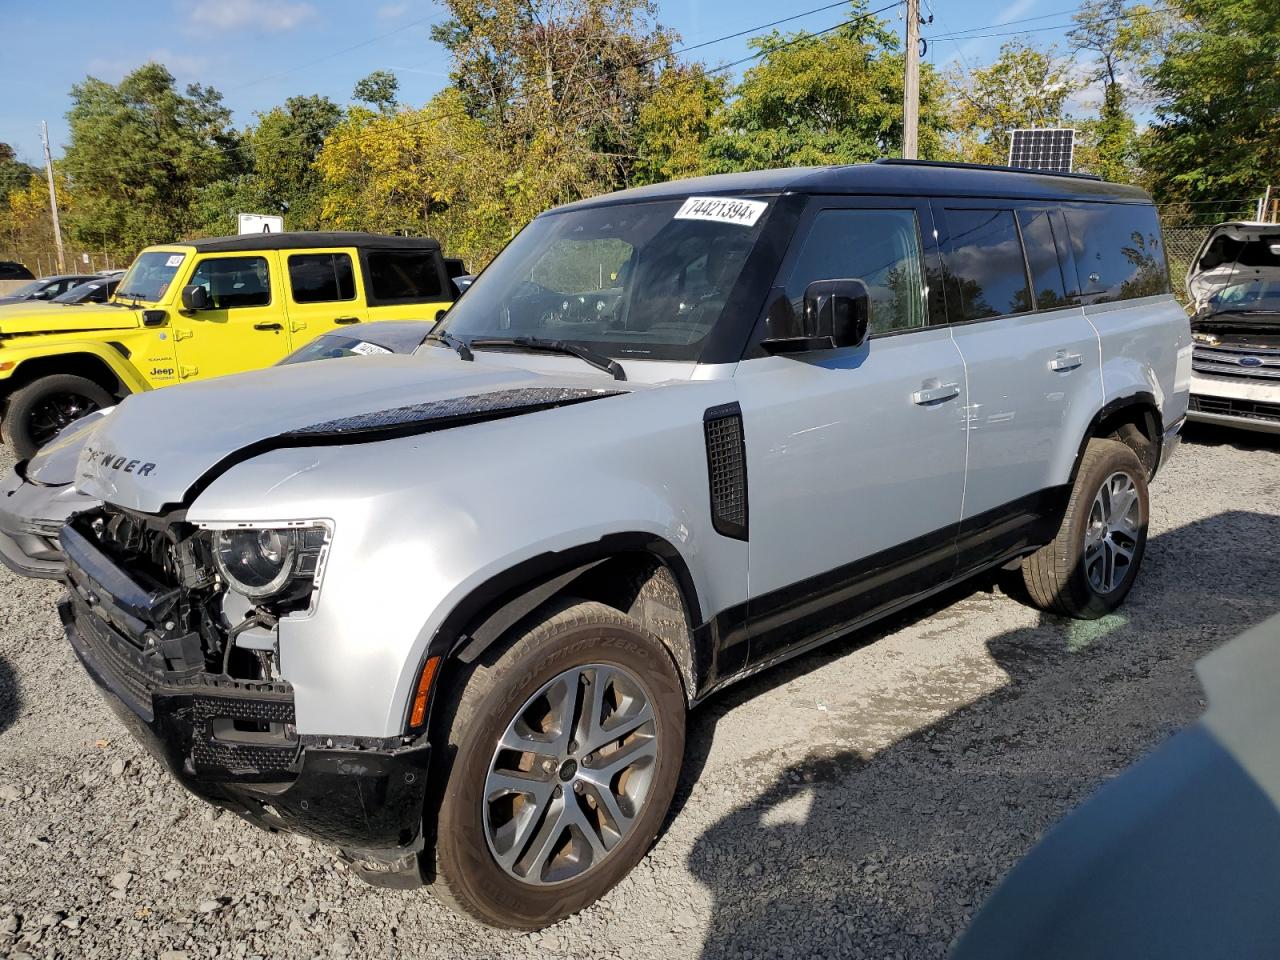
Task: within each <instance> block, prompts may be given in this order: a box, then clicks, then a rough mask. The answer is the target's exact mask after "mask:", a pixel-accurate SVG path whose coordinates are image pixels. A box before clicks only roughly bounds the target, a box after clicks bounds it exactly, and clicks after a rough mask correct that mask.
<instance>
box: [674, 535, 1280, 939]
mask: <svg viewBox="0 0 1280 960" xmlns="http://www.w3.org/2000/svg"><path fill="white" fill-rule="evenodd" d="M1278 535H1280V517H1276V516H1271V515H1266V514H1257V513H1250V512H1245V511H1230V512H1224V513H1221V514H1217V515H1216V516H1213V517H1210V518H1208V519H1205V520H1202V521H1198V522H1195V523H1192V524H1189V525H1187V526H1184V527H1180V528H1178V529H1176V530H1172V531H1169V532H1167V533H1164V534H1161V535H1160V536H1158V537H1155V538H1153V539H1152V540H1151V541H1150V542H1149V543H1148V548H1147V556H1146V560H1145V563H1144V570H1143V572H1142V576H1141V577H1140V578H1139V581H1138V583H1137V584H1136V586H1135V588H1134V590H1133V592H1132V594H1131V595H1130V597H1129V599H1128V600H1127V601H1126V603H1125V604H1124V605H1123V606H1122V607H1121V608H1120V610H1119V611H1117V612H1116V613H1115V614H1112V615H1111V616H1109V617H1106V618H1103V619H1101V620H1097V621H1092V622H1089V623H1082V622H1077V621H1070V620H1066V619H1063V618H1060V617H1056V616H1051V615H1041V616H1040V618H1039V622H1038V623H1037V625H1036V626H1035V627H1032V628H1027V629H1020V630H1015V631H1011V632H1008V633H1005V634H1002V635H1000V636H997V637H994V638H993V639H991V640H990V641H988V643H987V648H988V652H989V654H990V656H991V657H992V659H993V660H994V661H995V663H996V664H997V665H998V666H999V667H1000V668H1001V669H1002V670H1003V671H1004V673H1005V674H1006V675H1007V677H1008V681H1007V683H1006V684H1005V685H1004V686H1002V687H1000V688H999V689H998V690H996V691H994V692H992V693H990V694H988V695H987V696H985V697H983V698H981V699H979V700H977V701H975V702H973V703H971V704H969V705H967V706H965V707H963V708H961V709H959V710H956V711H954V712H953V713H950V714H948V715H947V716H946V717H944V718H943V719H941V720H939V721H938V722H936V723H934V724H931V725H929V726H927V727H924V728H922V729H919V730H916V731H915V732H913V733H912V734H911V735H910V736H907V737H905V738H903V739H901V740H899V741H897V742H895V743H893V744H892V745H890V746H888V747H887V748H885V749H883V750H881V751H879V752H877V753H874V754H871V755H864V754H862V753H860V752H857V751H851V750H848V749H847V748H841V747H837V746H832V745H826V746H824V745H823V744H817V743H815V744H814V745H813V746H812V748H811V749H810V751H809V754H808V755H807V756H806V757H804V758H803V759H802V760H799V761H797V762H796V763H793V764H792V765H791V766H789V767H788V768H787V769H786V770H785V771H784V772H783V773H782V774H780V775H779V776H778V777H777V779H776V780H775V781H774V782H773V783H772V784H770V785H769V786H767V787H766V788H765V789H764V790H763V791H762V792H760V793H759V794H758V795H756V797H755V798H754V799H753V800H751V801H750V802H748V803H747V804H745V805H743V806H742V807H740V808H739V809H737V810H735V811H733V812H732V813H730V814H729V815H727V816H726V817H724V818H722V819H721V820H719V821H718V822H716V823H715V824H713V825H712V826H711V827H709V828H708V829H707V830H706V831H705V832H704V833H703V834H702V836H700V837H699V838H698V840H697V841H696V843H695V845H694V848H693V850H692V852H691V854H690V856H689V869H690V872H691V873H692V874H693V875H694V876H695V877H696V878H697V879H698V880H699V881H700V882H701V883H702V884H704V885H705V886H706V887H707V888H708V889H709V891H710V893H711V895H712V899H713V907H712V916H711V919H710V922H709V926H708V929H707V932H706V939H705V942H704V946H703V952H702V956H703V957H704V958H707V960H711V958H720V957H739V956H744V955H749V954H750V955H754V956H755V957H756V958H766V957H772V956H788V957H789V956H805V957H808V956H820V957H823V956H841V957H864V956H865V957H884V956H889V957H892V956H901V957H910V958H913V960H914V958H917V957H941V956H944V955H945V954H946V951H947V950H948V948H949V945H950V944H951V943H952V942H953V941H954V940H955V938H956V937H958V936H959V934H960V933H961V931H962V930H963V929H964V927H965V925H966V924H967V922H968V921H969V919H970V918H971V916H972V914H973V913H974V911H975V910H976V909H977V907H978V906H979V905H980V904H981V902H982V901H983V899H984V898H985V897H986V895H987V894H988V893H989V892H990V890H991V889H992V887H993V886H994V885H995V883H996V881H997V880H998V879H999V878H1000V877H1002V876H1003V875H1004V874H1005V873H1006V872H1007V871H1008V870H1009V868H1010V867H1012V866H1013V864H1014V863H1015V862H1016V861H1017V860H1018V858H1020V857H1021V856H1022V855H1023V854H1025V853H1026V852H1027V850H1029V849H1030V847H1031V846H1033V845H1034V843H1035V842H1036V841H1037V840H1038V839H1039V837H1040V836H1041V835H1042V834H1043V833H1044V832H1045V831H1046V830H1047V829H1048V828H1049V827H1050V826H1052V825H1053V824H1054V823H1055V822H1056V821H1057V820H1059V819H1060V818H1061V817H1062V816H1063V815H1064V814H1065V813H1066V812H1067V811H1068V810H1069V809H1071V808H1072V807H1074V806H1075V805H1077V804H1078V803H1080V802H1081V801H1083V800H1084V799H1085V798H1086V797H1087V796H1089V795H1090V794H1091V793H1092V792H1093V791H1094V790H1095V789H1096V788H1097V787H1098V786H1099V785H1100V784H1101V783H1102V782H1103V781H1105V780H1106V779H1108V778H1110V777H1112V776H1114V775H1115V774H1117V773H1119V772H1120V771H1121V770H1122V769H1123V768H1124V767H1126V766H1127V765H1128V764H1130V763H1131V762H1133V761H1134V760H1136V759H1138V758H1139V757H1141V756H1143V755H1144V754H1145V753H1147V752H1148V751H1149V750H1150V749H1151V748H1152V747H1153V746H1154V745H1155V744H1156V743H1157V742H1159V741H1160V740H1161V739H1163V738H1164V737H1166V736H1168V735H1169V734H1170V733H1172V732H1173V731H1174V730H1176V729H1178V728H1179V727H1181V726H1184V725H1185V724H1187V723H1190V722H1192V721H1193V720H1194V719H1195V718H1196V717H1197V716H1199V712H1200V710H1201V709H1202V704H1203V701H1202V700H1199V699H1198V697H1199V688H1198V685H1197V683H1196V681H1195V677H1194V673H1193V670H1192V666H1193V664H1194V663H1195V661H1197V660H1198V659H1199V658H1200V657H1202V656H1204V655H1205V654H1206V653H1208V652H1209V651H1210V650H1212V649H1213V648H1215V647H1217V646H1219V645H1220V644H1222V643H1225V642H1226V641H1227V640H1229V639H1231V638H1232V637H1234V636H1235V635H1237V634H1239V633H1240V632H1242V631H1243V630H1245V629H1247V628H1248V627H1250V626H1252V625H1254V624H1256V623H1258V622H1261V621H1262V620H1265V619H1267V618H1268V617H1269V616H1271V615H1272V614H1274V613H1276V612H1277V610H1280V597H1277V596H1274V595H1273V593H1272V592H1271V591H1269V590H1266V589H1259V588H1260V587H1262V585H1264V584H1267V583H1274V578H1275V573H1276V560H1275V558H1274V556H1273V555H1271V554H1270V553H1268V552H1266V551H1246V550H1242V549H1241V545H1242V544H1247V543H1251V542H1252V543H1265V544H1270V543H1274V542H1276V540H1275V538H1276V537H1277V536H1278ZM970 592H971V590H970ZM953 599H954V597H953ZM882 632H883V631H877V634H875V636H878V635H880V634H881V633H882ZM865 642H867V641H866V640H863V639H859V638H858V637H855V638H853V640H852V641H841V642H840V643H838V644H836V647H837V649H836V650H834V651H833V652H831V653H830V654H828V655H827V657H824V658H821V659H815V658H812V657H806V658H804V659H803V660H801V661H798V662H797V663H795V664H793V665H791V666H790V668H789V670H788V669H784V670H783V671H781V672H775V673H772V674H770V675H769V677H768V681H769V682H770V685H772V684H773V683H783V682H785V681H786V679H788V677H789V676H795V675H798V673H799V672H803V671H804V670H806V669H813V668H815V667H816V666H818V665H820V664H821V663H822V662H825V659H828V658H829V657H839V656H842V655H845V654H848V653H849V652H850V650H851V644H853V645H861V644H862V643H865ZM763 680H764V678H758V679H757V681H754V682H753V684H752V685H753V686H754V685H755V684H756V683H760V682H762V681H763ZM757 692H758V691H757ZM734 695H735V696H749V695H751V690H750V689H747V690H745V691H743V692H742V694H737V693H736V692H735V694H734ZM731 705H732V702H731V703H730V704H729V706H731ZM712 706H714V701H713V704H712ZM729 706H725V707H722V708H721V709H720V710H718V711H715V710H713V711H709V712H708V713H707V715H706V716H705V717H699V713H701V711H697V712H695V713H694V715H693V717H692V718H691V727H690V741H691V746H692V751H691V752H693V753H695V756H693V757H691V758H690V759H691V760H692V761H693V762H694V763H697V762H698V758H697V757H696V751H697V750H699V749H705V748H706V747H705V745H706V744H709V742H710V739H711V735H712V733H713V732H714V726H715V722H716V719H717V718H718V716H719V715H723V713H724V712H725V710H727V709H728V708H729Z"/></svg>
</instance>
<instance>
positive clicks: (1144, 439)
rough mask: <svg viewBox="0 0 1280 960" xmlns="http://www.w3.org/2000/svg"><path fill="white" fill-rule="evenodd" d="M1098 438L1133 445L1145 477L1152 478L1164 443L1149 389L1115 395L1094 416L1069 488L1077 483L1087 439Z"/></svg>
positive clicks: (1078, 451) (1081, 446)
mask: <svg viewBox="0 0 1280 960" xmlns="http://www.w3.org/2000/svg"><path fill="white" fill-rule="evenodd" d="M1098 438H1105V439H1113V440H1119V441H1121V442H1122V443H1124V444H1126V445H1127V446H1129V447H1130V448H1132V449H1133V452H1134V453H1136V454H1137V455H1138V459H1139V460H1140V461H1141V462H1142V465H1143V466H1144V467H1146V469H1147V478H1148V479H1151V478H1152V477H1154V476H1155V473H1156V469H1157V467H1158V466H1159V464H1160V455H1161V453H1162V451H1161V446H1162V445H1163V443H1164V418H1163V417H1162V416H1161V414H1160V405H1159V404H1158V403H1157V402H1156V398H1155V395H1154V394H1153V393H1151V392H1150V391H1146V390H1140V391H1137V392H1135V393H1131V394H1127V395H1126V396H1123V397H1117V398H1115V399H1113V400H1110V401H1108V402H1107V403H1106V404H1104V405H1103V406H1102V408H1101V409H1100V410H1098V412H1097V413H1095V414H1094V415H1093V418H1092V419H1091V420H1090V421H1089V426H1088V428H1087V429H1086V430H1085V432H1084V436H1083V437H1081V439H1080V446H1079V448H1078V449H1077V450H1076V458H1075V460H1074V461H1073V462H1072V464H1071V476H1070V477H1069V478H1068V480H1067V488H1068V489H1070V487H1071V486H1073V485H1074V484H1075V482H1076V475H1077V474H1078V473H1079V472H1080V463H1081V461H1082V460H1083V459H1084V451H1085V448H1086V447H1088V446H1089V441H1090V440H1094V439H1098Z"/></svg>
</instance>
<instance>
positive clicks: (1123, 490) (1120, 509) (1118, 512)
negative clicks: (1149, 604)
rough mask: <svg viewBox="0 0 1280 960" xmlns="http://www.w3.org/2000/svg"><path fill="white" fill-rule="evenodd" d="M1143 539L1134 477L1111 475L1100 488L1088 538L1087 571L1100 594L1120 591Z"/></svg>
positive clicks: (1086, 536)
mask: <svg viewBox="0 0 1280 960" xmlns="http://www.w3.org/2000/svg"><path fill="white" fill-rule="evenodd" d="M1141 537H1142V504H1141V502H1140V500H1139V499H1138V488H1137V485H1136V484H1135V483H1134V481H1133V478H1132V477H1131V476H1129V474H1127V473H1125V472H1123V471H1117V472H1116V473H1113V474H1111V476H1109V477H1108V478H1107V479H1106V480H1105V481H1104V482H1103V484H1102V486H1101V487H1099V488H1098V492H1097V494H1096V495H1095V496H1094V498H1093V507H1092V508H1091V509H1090V511H1089V524H1088V526H1087V527H1086V528H1085V535H1084V568H1085V573H1086V574H1088V577H1089V584H1090V586H1092V587H1093V589H1094V590H1095V591H1097V592H1098V593H1100V594H1104V595H1105V594H1108V593H1111V592H1113V591H1114V590H1116V589H1117V588H1119V586H1120V585H1121V584H1122V583H1124V579H1125V577H1126V576H1128V574H1129V570H1130V569H1131V568H1132V566H1133V557H1134V554H1135V553H1136V551H1137V549H1138V543H1139V541H1140V540H1141Z"/></svg>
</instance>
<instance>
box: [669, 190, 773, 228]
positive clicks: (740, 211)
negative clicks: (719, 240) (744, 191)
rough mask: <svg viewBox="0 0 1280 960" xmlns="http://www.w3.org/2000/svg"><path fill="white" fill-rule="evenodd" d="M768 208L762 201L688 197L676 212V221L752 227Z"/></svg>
mask: <svg viewBox="0 0 1280 960" xmlns="http://www.w3.org/2000/svg"><path fill="white" fill-rule="evenodd" d="M767 206H769V204H768V203H766V202H765V201H763V200H739V199H738V198H736V197H690V198H689V199H688V200H686V201H685V202H684V205H683V206H682V207H680V209H679V210H678V211H676V217H675V218H676V219H677V220H712V221H714V222H716V223H736V224H737V225H738V226H740V227H754V226H755V225H756V221H757V220H759V219H760V214H762V213H764V210H765V207H767Z"/></svg>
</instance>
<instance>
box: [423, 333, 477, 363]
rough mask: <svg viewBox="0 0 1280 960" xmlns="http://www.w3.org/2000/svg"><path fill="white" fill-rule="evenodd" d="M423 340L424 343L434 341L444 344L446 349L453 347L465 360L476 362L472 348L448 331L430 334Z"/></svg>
mask: <svg viewBox="0 0 1280 960" xmlns="http://www.w3.org/2000/svg"><path fill="white" fill-rule="evenodd" d="M422 339H423V341H424V342H425V341H427V340H432V341H434V342H436V343H443V344H444V345H445V346H446V347H452V348H453V349H454V351H455V352H456V353H457V354H458V356H460V357H461V358H462V359H463V360H474V359H475V358H476V357H475V354H473V353H472V352H471V348H470V347H469V346H467V342H466V341H465V340H461V339H459V338H458V337H455V336H454V335H453V334H452V333H450V332H449V331H448V330H441V331H440V332H439V333H428V334H427V335H426V336H425V337H423V338H422Z"/></svg>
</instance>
